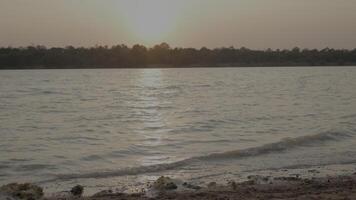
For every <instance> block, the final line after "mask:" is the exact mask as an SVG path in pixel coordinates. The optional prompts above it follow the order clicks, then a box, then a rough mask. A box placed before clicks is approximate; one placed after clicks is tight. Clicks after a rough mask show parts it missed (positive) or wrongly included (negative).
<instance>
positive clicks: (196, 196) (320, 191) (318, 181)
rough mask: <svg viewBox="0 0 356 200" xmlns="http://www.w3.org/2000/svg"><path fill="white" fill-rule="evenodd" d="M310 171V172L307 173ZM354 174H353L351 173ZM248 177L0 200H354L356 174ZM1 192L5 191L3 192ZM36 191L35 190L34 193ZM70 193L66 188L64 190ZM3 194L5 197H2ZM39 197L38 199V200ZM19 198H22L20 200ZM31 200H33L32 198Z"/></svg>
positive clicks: (0, 190)
mask: <svg viewBox="0 0 356 200" xmlns="http://www.w3.org/2000/svg"><path fill="white" fill-rule="evenodd" d="M309 171H312V170H309ZM354 171H355V170H354ZM280 175H281V176H278V175H275V176H263V175H251V176H249V177H248V180H247V181H243V182H235V181H228V182H226V183H225V184H219V183H216V182H210V183H208V184H206V185H205V186H197V185H194V184H191V183H188V182H183V181H179V180H175V179H171V178H169V177H164V176H162V177H160V178H158V179H157V180H156V181H155V182H152V183H147V187H146V189H145V190H142V191H141V192H136V193H124V192H119V191H117V190H115V191H113V190H102V191H99V192H97V193H95V194H92V195H90V196H82V194H83V193H85V187H83V186H80V185H77V186H75V187H73V188H72V189H71V190H69V191H62V192H57V193H50V194H47V193H46V194H44V193H43V189H42V188H40V187H38V186H36V185H32V184H17V183H15V184H9V185H10V188H17V189H18V188H24V185H25V186H26V187H28V189H27V191H16V189H14V191H12V194H15V196H11V194H10V193H6V191H9V189H7V190H6V187H8V185H5V186H2V187H0V199H1V200H2V199H11V200H17V199H33V200H71V199H77V200H124V199H125V200H139V199H144V200H149V199H161V200H168V199H178V200H187V199H193V200H202V199H208V200H210V199H211V200H212V199H239V200H240V199H241V200H255V199H273V200H276V199H293V200H302V199H303V200H304V199H330V200H339V199H340V200H341V199H356V172H352V173H351V174H347V175H334V176H329V175H324V176H323V177H309V178H302V176H303V174H294V175H290V176H284V175H285V174H283V173H282V174H280ZM4 188H5V190H4ZM38 188H39V189H38ZM68 189H70V188H68ZM4 191H5V193H4ZM34 191H40V192H41V193H42V194H39V195H36V194H35V195H32V196H31V198H27V197H28V196H27V197H26V196H25V197H24V198H18V197H17V196H16V195H18V194H20V193H21V192H22V193H23V194H25V195H28V194H30V193H31V192H34ZM40 196H41V197H40ZM22 197H23V196H22ZM32 197H34V198H32Z"/></svg>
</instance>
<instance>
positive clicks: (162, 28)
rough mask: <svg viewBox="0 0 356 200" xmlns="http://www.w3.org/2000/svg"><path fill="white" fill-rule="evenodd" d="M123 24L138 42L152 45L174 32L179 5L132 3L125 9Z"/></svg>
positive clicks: (159, 1)
mask: <svg viewBox="0 0 356 200" xmlns="http://www.w3.org/2000/svg"><path fill="white" fill-rule="evenodd" d="M126 8H127V9H128V10H126V12H125V13H126V14H125V18H126V20H125V24H126V26H127V28H128V31H129V32H130V33H131V34H132V36H134V37H135V38H136V39H137V40H138V41H140V42H142V43H145V44H154V43H158V42H160V41H162V40H164V39H165V38H166V37H168V35H169V34H170V33H172V32H173V31H175V28H176V25H177V20H178V15H179V10H180V4H179V2H177V1H169V0H168V1H167V0H153V1H143V0H141V1H133V2H132V3H131V5H130V6H128V7H126Z"/></svg>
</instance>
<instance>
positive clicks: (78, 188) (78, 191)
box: [70, 185, 84, 197]
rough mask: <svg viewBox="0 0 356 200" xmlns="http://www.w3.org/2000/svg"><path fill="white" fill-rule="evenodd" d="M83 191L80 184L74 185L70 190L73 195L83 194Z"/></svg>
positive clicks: (79, 195)
mask: <svg viewBox="0 0 356 200" xmlns="http://www.w3.org/2000/svg"><path fill="white" fill-rule="evenodd" d="M83 192H84V188H83V186H81V185H76V186H74V187H73V188H72V189H71V190H70V193H71V194H72V195H73V196H75V197H81V196H82V195H83Z"/></svg>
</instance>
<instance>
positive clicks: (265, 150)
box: [58, 131, 351, 180]
mask: <svg viewBox="0 0 356 200" xmlns="http://www.w3.org/2000/svg"><path fill="white" fill-rule="evenodd" d="M348 137H351V133H350V132H333V131H329V132H323V133H319V134H315V135H308V136H301V137H297V138H284V139H282V140H280V141H278V142H274V143H268V144H264V145H261V146H257V147H252V148H247V149H241V150H235V151H227V152H222V153H213V154H209V155H204V156H197V157H191V158H188V159H184V160H181V161H177V162H172V163H166V164H156V165H149V166H139V167H133V168H124V169H119V170H116V171H108V172H93V173H84V174H67V175H58V179H61V180H70V179H77V178H107V177H115V176H128V175H138V174H145V173H154V172H161V171H166V170H173V169H176V168H179V167H182V166H186V165H189V164H191V163H194V162H199V161H214V160H218V159H239V158H244V157H253V156H259V155H264V154H269V153H275V152H277V153H278V152H281V151H286V150H289V149H293V148H297V147H301V146H305V145H312V144H318V143H320V142H327V141H338V140H340V139H345V138H348Z"/></svg>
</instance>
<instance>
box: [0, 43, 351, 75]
mask: <svg viewBox="0 0 356 200" xmlns="http://www.w3.org/2000/svg"><path fill="white" fill-rule="evenodd" d="M331 65H337V66H339V65H340V66H341V65H356V49H353V50H346V49H330V48H325V49H322V50H317V49H300V48H298V47H295V48H293V49H291V50H287V49H283V50H280V49H276V50H272V49H267V50H251V49H248V48H245V47H242V48H234V47H229V48H225V47H224V48H216V49H208V48H205V47H203V48H201V49H195V48H171V47H170V46H169V45H168V44H167V43H162V44H159V45H155V46H154V47H152V48H147V47H145V46H142V45H134V46H132V47H128V46H126V45H116V46H112V47H108V46H95V47H90V48H84V47H78V48H75V47H72V46H68V47H65V48H46V47H44V46H29V47H20V48H12V47H3V48H0V69H32V68H130V67H132V68H134V67H223V66H236V67H238V66H331Z"/></svg>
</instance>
